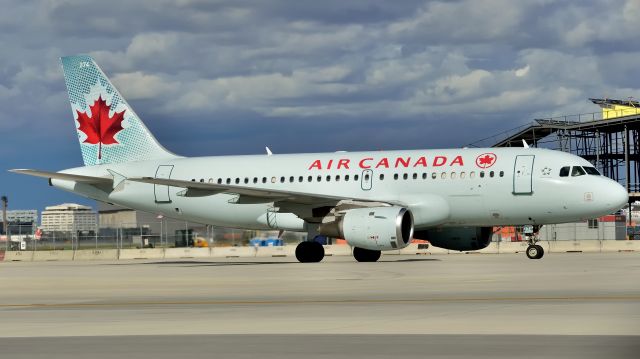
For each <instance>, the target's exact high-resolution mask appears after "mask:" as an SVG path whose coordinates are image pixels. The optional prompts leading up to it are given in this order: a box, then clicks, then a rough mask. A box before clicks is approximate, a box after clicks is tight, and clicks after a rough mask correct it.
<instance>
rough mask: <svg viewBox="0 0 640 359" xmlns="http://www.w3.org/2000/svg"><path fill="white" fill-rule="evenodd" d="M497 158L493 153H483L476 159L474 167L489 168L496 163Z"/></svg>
mask: <svg viewBox="0 0 640 359" xmlns="http://www.w3.org/2000/svg"><path fill="white" fill-rule="evenodd" d="M497 159H498V156H496V155H495V153H490V152H489V153H483V154H481V155H480V156H478V157H476V166H478V167H480V168H489V167H491V166H493V164H494V163H496V160H497Z"/></svg>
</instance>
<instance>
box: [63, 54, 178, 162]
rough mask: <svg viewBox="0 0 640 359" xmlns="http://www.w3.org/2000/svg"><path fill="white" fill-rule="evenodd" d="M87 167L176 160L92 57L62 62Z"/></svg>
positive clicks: (67, 59)
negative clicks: (163, 159) (166, 159)
mask: <svg viewBox="0 0 640 359" xmlns="http://www.w3.org/2000/svg"><path fill="white" fill-rule="evenodd" d="M61 61H62V69H63V71H64V80H65V83H66V85H67V91H68V93H69V101H71V110H72V112H73V117H74V119H75V124H76V131H77V133H78V139H79V141H80V149H81V150H82V159H83V160H84V164H85V166H92V165H97V164H108V163H123V162H131V161H144V160H153V159H162V158H174V157H177V156H176V155H174V154H172V153H170V152H169V151H167V150H166V149H165V148H164V147H162V145H160V144H159V143H158V141H157V140H156V139H155V138H154V137H153V135H152V134H151V132H149V130H148V129H147V127H146V126H145V125H144V124H143V123H142V121H141V120H140V118H139V117H138V115H136V113H135V112H133V109H132V108H131V106H129V104H128V103H127V102H126V101H125V100H124V98H122V95H120V93H119V92H118V90H117V89H116V88H115V86H113V84H111V82H110V81H109V79H108V78H107V76H105V74H104V72H102V70H101V69H100V68H99V67H98V65H97V64H96V62H95V61H94V60H93V59H92V58H91V57H90V56H88V55H77V56H67V57H63V58H62V59H61Z"/></svg>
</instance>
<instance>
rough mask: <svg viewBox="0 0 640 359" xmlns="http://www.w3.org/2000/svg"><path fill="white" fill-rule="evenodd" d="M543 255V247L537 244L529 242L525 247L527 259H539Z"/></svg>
mask: <svg viewBox="0 0 640 359" xmlns="http://www.w3.org/2000/svg"><path fill="white" fill-rule="evenodd" d="M543 255H544V249H542V246H541V245H538V244H529V246H528V247H527V257H529V259H540V258H542V256H543Z"/></svg>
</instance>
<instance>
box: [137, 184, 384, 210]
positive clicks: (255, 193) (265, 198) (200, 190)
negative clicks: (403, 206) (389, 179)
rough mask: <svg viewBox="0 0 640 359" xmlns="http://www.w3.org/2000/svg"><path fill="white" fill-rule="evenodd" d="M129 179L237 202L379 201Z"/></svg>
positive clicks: (192, 194)
mask: <svg viewBox="0 0 640 359" xmlns="http://www.w3.org/2000/svg"><path fill="white" fill-rule="evenodd" d="M127 180H128V181H134V182H142V183H151V184H157V185H166V186H172V187H181V188H185V189H186V191H185V192H182V193H179V195H181V196H185V197H202V196H210V195H214V194H218V193H229V194H237V195H239V198H238V200H237V201H236V203H239V204H243V203H267V202H288V203H293V204H301V205H335V204H336V203H338V202H340V201H344V200H355V201H363V202H379V201H375V200H372V199H361V198H353V197H342V196H332V195H324V194H315V193H305V192H296V191H288V190H280V189H263V188H256V187H248V186H246V187H243V186H236V185H227V184H217V183H208V182H196V181H185V180H178V179H164V178H154V177H139V178H127Z"/></svg>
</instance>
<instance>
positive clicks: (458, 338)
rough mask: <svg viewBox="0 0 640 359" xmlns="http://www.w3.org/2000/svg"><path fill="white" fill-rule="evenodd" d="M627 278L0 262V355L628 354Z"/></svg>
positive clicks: (451, 265) (481, 263)
mask: <svg viewBox="0 0 640 359" xmlns="http://www.w3.org/2000/svg"><path fill="white" fill-rule="evenodd" d="M639 278H640V254H638V253H608V254H581V253H566V254H549V255H547V256H545V258H543V259H542V260H529V259H527V258H526V257H525V256H524V255H508V254H503V255H489V254H484V255H481V254H467V255H442V256H436V255H433V256H383V258H382V259H381V261H380V262H378V263H357V262H355V261H354V260H353V259H352V258H350V257H329V258H326V259H325V261H323V262H321V263H309V264H300V263H297V262H294V259H291V258H273V259H269V260H266V259H264V258H255V259H245V258H236V259H227V260H224V259H220V260H202V261H199V260H179V261H169V260H166V261H153V260H144V261H118V262H14V263H7V262H3V263H0V291H1V292H0V338H4V339H0V357H2V358H13V357H16V358H18V357H25V358H26V357H38V356H40V355H41V354H42V356H43V357H44V356H46V357H48V358H50V357H78V358H79V357H80V356H81V355H85V356H86V355H87V354H89V353H90V352H91V353H94V354H96V356H94V357H110V354H113V356H114V357H115V356H118V355H116V354H117V353H120V354H122V350H127V348H129V347H130V349H131V350H132V351H133V352H136V353H138V354H137V355H136V357H156V358H162V357H170V356H174V357H175V356H177V355H181V354H180V353H185V354H186V353H187V352H188V353H189V355H188V356H191V357H199V356H200V355H202V356H204V355H207V356H209V357H210V356H212V355H213V354H215V353H216V351H217V352H219V353H226V354H228V355H225V356H226V357H230V356H235V357H251V356H256V355H261V356H262V357H263V358H269V357H274V358H275V357H289V356H287V355H291V356H290V357H293V356H294V355H295V356H305V357H328V356H329V355H330V354H331V356H333V357H335V356H341V355H342V356H348V357H365V356H366V357H387V356H390V355H383V353H387V354H388V353H389V352H391V353H395V354H396V355H395V356H396V357H407V358H408V357H418V356H424V355H425V354H431V356H432V357H466V356H468V357H489V356H491V357H496V356H497V357H515V356H518V355H521V356H522V357H548V356H551V357H553V356H557V357H572V356H573V355H575V357H578V356H579V357H598V356H596V355H595V354H598V353H600V354H602V353H609V355H607V357H609V358H616V357H638V353H639V352H640V336H638V335H640V279H639ZM223 334H226V335H223ZM228 334H237V335H228ZM266 334H269V335H266ZM350 343H352V345H350ZM594 343H596V344H598V345H595V344H594ZM187 344H189V345H188V346H187ZM214 344H215V345H214ZM594 345H595V346H594ZM596 347H597V348H608V350H607V351H606V352H601V351H598V349H596ZM187 348H188V349H187ZM136 350H137V351H136ZM185 350H186V351H187V352H185ZM430 351H431V352H430ZM74 353H75V354H77V355H76V356H74ZM100 353H102V354H100ZM301 353H302V354H305V355H302V354H301ZM500 353H503V354H505V353H508V354H511V355H508V356H505V355H502V354H500ZM553 353H556V354H557V355H552V354H553ZM98 354H100V355H102V356H100V355H98ZM191 354H193V355H191ZM196 354H197V355H196ZM630 354H631V356H628V355H630ZM600 357H602V356H600Z"/></svg>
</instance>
